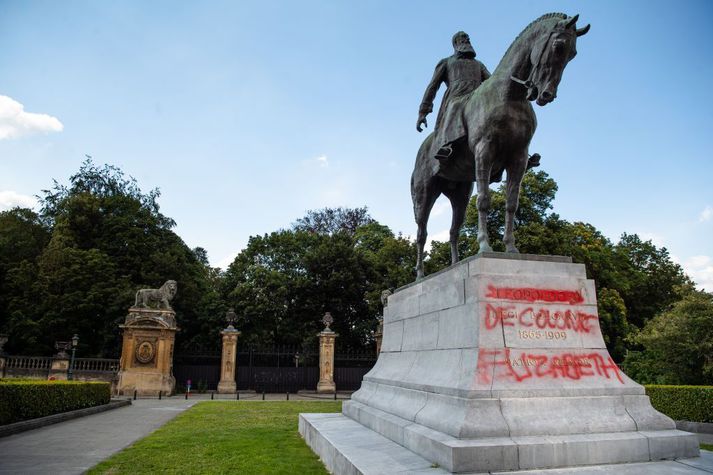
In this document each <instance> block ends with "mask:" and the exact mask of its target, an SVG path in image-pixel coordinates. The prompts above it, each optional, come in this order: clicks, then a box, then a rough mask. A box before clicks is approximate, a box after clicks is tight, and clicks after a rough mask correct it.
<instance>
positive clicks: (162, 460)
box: [88, 401, 341, 475]
mask: <svg viewBox="0 0 713 475" xmlns="http://www.w3.org/2000/svg"><path fill="white" fill-rule="evenodd" d="M339 411H341V402H334V401H332V402H318V401H315V402H312V401H306V402H304V401H290V402H287V401H285V402H282V401H278V402H251V401H240V402H202V403H198V404H196V405H195V406H193V407H192V408H190V409H188V410H187V411H186V412H184V413H182V414H180V415H179V416H178V417H177V418H175V419H174V420H172V421H170V422H169V423H168V424H166V425H165V426H163V427H161V428H160V429H158V430H157V431H156V432H154V433H153V434H151V435H149V436H148V437H146V438H144V439H141V440H139V441H138V442H136V443H135V444H133V445H131V446H130V447H128V448H126V449H125V450H123V451H121V452H119V453H118V454H116V455H114V456H113V457H111V458H110V459H108V460H106V461H104V462H102V463H100V464H99V465H97V466H96V467H94V468H92V469H91V470H90V471H89V472H88V473H90V474H100V473H102V474H119V473H127V474H128V473H131V474H134V473H152V474H153V473H159V472H160V473H182V474H184V473H240V474H253V473H254V474H268V473H274V474H281V473H283V474H290V475H291V474H297V473H299V474H326V473H327V471H326V470H325V469H324V466H323V465H322V462H320V461H319V458H318V457H317V456H316V455H315V454H314V453H313V452H312V450H311V449H310V448H309V447H307V445H306V444H305V443H304V441H303V440H302V438H301V437H300V435H299V433H298V432H297V415H298V414H299V413H300V412H339Z"/></svg>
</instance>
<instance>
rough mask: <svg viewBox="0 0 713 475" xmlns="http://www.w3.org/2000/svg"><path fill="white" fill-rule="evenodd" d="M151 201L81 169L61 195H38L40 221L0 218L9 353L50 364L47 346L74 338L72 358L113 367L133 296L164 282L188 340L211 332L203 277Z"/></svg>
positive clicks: (0, 319) (24, 214) (88, 165)
mask: <svg viewBox="0 0 713 475" xmlns="http://www.w3.org/2000/svg"><path fill="white" fill-rule="evenodd" d="M158 196H159V193H158V191H157V190H153V191H151V192H149V193H147V194H143V193H142V192H141V190H140V189H139V187H138V185H137V184H136V182H135V180H133V179H131V178H129V179H127V178H125V177H124V175H123V173H122V172H121V171H120V170H118V169H116V168H114V167H110V166H104V167H103V168H98V167H96V166H95V165H94V164H93V163H92V162H91V161H89V160H87V161H85V162H84V164H83V165H82V167H81V169H80V170H79V172H78V173H76V174H75V175H73V176H72V177H71V178H70V185H69V186H63V185H60V184H58V183H57V182H55V186H54V188H53V189H52V190H45V191H44V192H43V197H42V198H41V206H42V209H41V212H40V214H39V215H36V214H34V213H32V212H31V211H29V210H22V209H13V210H10V211H6V212H3V213H0V224H2V227H0V244H2V247H0V289H2V290H3V292H2V295H3V297H2V300H0V329H2V330H4V331H5V332H7V333H9V336H10V340H9V342H8V344H7V348H6V350H7V351H9V352H15V353H19V352H22V353H24V354H49V353H50V352H51V351H52V347H53V345H54V341H55V340H67V339H69V338H70V337H71V336H72V334H74V333H77V334H78V335H80V346H79V348H78V351H79V352H80V354H82V355H84V356H107V357H114V356H116V355H117V353H118V348H119V337H120V334H119V328H118V324H119V323H121V322H122V321H123V318H124V317H125V315H126V310H127V308H128V307H129V305H131V303H133V299H134V294H135V292H136V290H137V289H138V288H141V287H159V286H160V285H161V284H163V282H165V281H166V280H168V279H174V280H176V281H178V285H179V292H178V295H177V296H176V300H175V301H174V304H173V306H174V308H175V309H176V311H177V312H179V313H180V314H181V317H182V319H181V320H182V321H181V323H182V325H181V326H182V327H184V328H185V329H186V330H187V333H188V334H190V335H196V334H199V333H201V332H202V331H204V330H206V328H211V329H213V328H215V327H216V324H215V323H213V324H206V320H210V317H211V316H212V315H208V314H206V312H209V311H210V310H213V309H214V308H215V305H214V304H213V302H212V301H211V297H217V293H212V292H211V280H210V278H209V277H210V272H211V271H210V269H209V268H207V266H206V265H205V264H204V263H202V262H201V261H200V252H198V253H196V252H194V251H192V250H191V249H189V248H188V247H187V246H186V245H185V244H184V243H183V241H182V240H181V239H180V238H179V237H178V236H177V235H176V234H175V233H174V232H173V231H171V228H172V227H173V226H174V225H175V223H174V222H173V220H172V219H170V218H168V217H166V216H164V215H162V214H161V213H160V211H159V206H158V202H157V198H158ZM6 223H9V225H6ZM28 237H29V238H28ZM216 331H217V330H216ZM214 336H217V333H216V334H215V335H214Z"/></svg>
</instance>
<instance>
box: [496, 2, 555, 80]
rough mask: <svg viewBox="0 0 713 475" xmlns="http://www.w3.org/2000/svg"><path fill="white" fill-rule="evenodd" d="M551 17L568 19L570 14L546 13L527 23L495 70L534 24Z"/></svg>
mask: <svg viewBox="0 0 713 475" xmlns="http://www.w3.org/2000/svg"><path fill="white" fill-rule="evenodd" d="M550 18H558V19H560V20H566V19H567V18H569V16H568V15H567V14H566V13H559V12H554V13H545V14H544V15H542V16H541V17H539V18H537V19H536V20H533V21H532V22H531V23H530V24H529V25H527V26H526V27H525V28H524V29H523V30H522V31H521V32H520V34H519V35H517V37H516V38H515V39H514V40H513V42H512V43H510V47H509V48H508V49H507V51H505V54H504V55H503V57H502V59H500V62H499V63H498V67H497V68H495V70H497V69H498V68H499V67H500V65H501V64H502V63H503V61H505V58H507V57H508V54H509V53H510V50H512V49H513V47H514V46H515V45H516V44H517V43H518V42H519V41H520V38H522V37H523V36H524V35H525V34H526V33H529V31H530V30H531V29H532V27H533V26H535V25H536V24H538V23H540V22H541V21H543V20H547V19H550Z"/></svg>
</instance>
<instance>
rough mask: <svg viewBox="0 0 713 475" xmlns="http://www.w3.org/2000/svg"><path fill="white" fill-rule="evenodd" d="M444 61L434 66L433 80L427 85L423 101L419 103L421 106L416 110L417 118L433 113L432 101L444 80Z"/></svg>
mask: <svg viewBox="0 0 713 475" xmlns="http://www.w3.org/2000/svg"><path fill="white" fill-rule="evenodd" d="M447 59H448V58H446V59H442V60H441V61H439V62H438V64H437V65H436V70H435V71H434V73H433V79H431V82H430V83H428V87H427V88H426V92H425V93H424V94H423V100H422V101H421V106H420V107H419V108H418V114H419V116H424V117H425V116H426V114H429V113H431V112H432V111H433V100H434V99H435V98H436V93H437V92H438V88H439V87H440V86H441V83H442V82H444V81H445V80H446V70H447V68H446V60H447Z"/></svg>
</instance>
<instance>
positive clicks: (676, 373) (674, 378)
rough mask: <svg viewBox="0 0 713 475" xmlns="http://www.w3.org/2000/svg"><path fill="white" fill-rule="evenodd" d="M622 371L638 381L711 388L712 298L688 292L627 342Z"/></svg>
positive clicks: (712, 344)
mask: <svg viewBox="0 0 713 475" xmlns="http://www.w3.org/2000/svg"><path fill="white" fill-rule="evenodd" d="M629 339H630V340H631V342H632V343H633V344H636V345H639V346H640V347H641V348H642V350H637V351H631V352H629V354H628V355H627V357H626V360H625V361H624V369H625V371H627V373H628V374H629V375H630V376H631V377H632V378H634V379H636V380H637V381H640V382H643V383H652V384H653V383H655V384H713V295H711V294H709V293H706V292H696V291H693V292H689V293H688V294H686V295H685V296H684V297H683V298H682V299H681V300H680V301H678V302H676V303H675V304H674V305H673V306H671V307H670V308H669V309H668V310H666V311H664V312H662V313H660V314H659V315H657V316H656V317H654V318H653V319H652V320H650V321H649V322H648V323H647V324H646V325H645V326H644V328H643V329H642V330H640V331H637V332H635V333H634V334H632V335H631V337H630V338H629Z"/></svg>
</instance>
